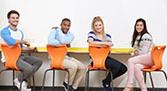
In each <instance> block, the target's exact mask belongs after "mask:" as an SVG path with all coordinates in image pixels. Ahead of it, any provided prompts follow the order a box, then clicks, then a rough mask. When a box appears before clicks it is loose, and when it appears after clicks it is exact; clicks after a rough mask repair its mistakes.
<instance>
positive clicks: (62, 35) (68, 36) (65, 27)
mask: <svg viewBox="0 0 167 91" xmlns="http://www.w3.org/2000/svg"><path fill="white" fill-rule="evenodd" d="M60 26H61V28H58V27H54V28H53V29H52V31H51V32H50V35H49V37H48V44H49V45H54V46H58V45H63V44H66V45H68V46H69V45H70V43H71V42H72V40H73V39H74V36H73V34H72V33H71V32H70V31H69V29H70V26H71V21H70V19H68V18H64V19H63V20H62V22H61V24H60ZM63 66H64V68H67V69H68V70H69V72H70V80H69V84H67V79H66V80H65V81H64V82H63V85H64V88H65V90H66V91H67V88H68V87H69V91H77V88H78V85H79V83H80V82H81V80H82V78H83V77H84V75H85V72H86V66H85V65H84V64H83V63H81V62H80V61H78V60H77V59H75V58H73V57H69V56H66V57H65V58H64V61H63Z"/></svg>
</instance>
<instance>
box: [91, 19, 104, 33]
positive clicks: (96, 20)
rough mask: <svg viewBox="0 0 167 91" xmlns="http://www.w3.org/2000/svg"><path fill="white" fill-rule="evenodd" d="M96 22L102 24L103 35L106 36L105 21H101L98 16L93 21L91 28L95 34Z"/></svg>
mask: <svg viewBox="0 0 167 91" xmlns="http://www.w3.org/2000/svg"><path fill="white" fill-rule="evenodd" d="M95 22H101V23H102V24H103V31H102V34H104V23H103V20H102V19H101V17H100V16H96V17H94V18H93V20H92V26H91V28H92V30H93V32H94V33H96V31H95V28H94V24H95Z"/></svg>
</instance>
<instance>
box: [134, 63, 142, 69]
mask: <svg viewBox="0 0 167 91" xmlns="http://www.w3.org/2000/svg"><path fill="white" fill-rule="evenodd" d="M142 69H143V66H142V65H141V64H136V65H135V70H142Z"/></svg>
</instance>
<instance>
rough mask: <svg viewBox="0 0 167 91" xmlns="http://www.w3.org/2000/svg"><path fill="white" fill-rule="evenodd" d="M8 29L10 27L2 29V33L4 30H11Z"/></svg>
mask: <svg viewBox="0 0 167 91" xmlns="http://www.w3.org/2000/svg"><path fill="white" fill-rule="evenodd" d="M8 28H9V27H8V26H6V27H3V28H2V29H1V31H4V30H5V31H6V30H9V29H8Z"/></svg>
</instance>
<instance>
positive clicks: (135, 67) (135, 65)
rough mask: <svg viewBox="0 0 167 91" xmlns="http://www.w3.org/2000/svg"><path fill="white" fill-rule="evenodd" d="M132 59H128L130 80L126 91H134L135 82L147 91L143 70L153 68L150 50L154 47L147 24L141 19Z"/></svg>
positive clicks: (136, 25) (134, 38)
mask: <svg viewBox="0 0 167 91" xmlns="http://www.w3.org/2000/svg"><path fill="white" fill-rule="evenodd" d="M131 44H132V47H133V48H134V51H133V52H132V57H131V58H129V59H128V80H127V83H126V87H125V89H124V91H132V87H133V80H134V78H135V79H136V80H137V82H138V84H139V86H140V89H141V91H147V88H146V84H145V83H144V77H143V73H142V69H143V68H145V67H147V66H152V65H153V61H152V58H151V54H150V50H151V47H152V45H153V39H152V36H151V34H150V33H149V32H148V31H147V26H146V22H145V20H144V19H142V18H139V19H137V20H136V23H135V26H134V32H133V36H132V43H131Z"/></svg>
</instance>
